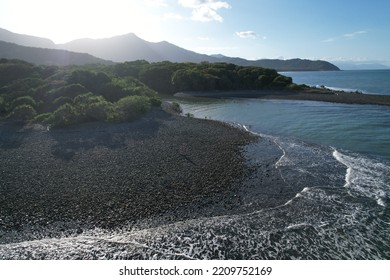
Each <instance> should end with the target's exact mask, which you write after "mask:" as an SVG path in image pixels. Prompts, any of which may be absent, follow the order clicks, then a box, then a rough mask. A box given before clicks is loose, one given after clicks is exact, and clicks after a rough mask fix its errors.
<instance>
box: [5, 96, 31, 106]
mask: <svg viewBox="0 0 390 280" xmlns="http://www.w3.org/2000/svg"><path fill="white" fill-rule="evenodd" d="M19 105H30V106H31V107H33V108H36V106H37V103H36V102H35V100H34V98H32V97H31V96H22V97H18V98H16V99H14V100H13V101H12V103H11V108H16V107H17V106H19Z"/></svg>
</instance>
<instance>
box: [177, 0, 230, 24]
mask: <svg viewBox="0 0 390 280" xmlns="http://www.w3.org/2000/svg"><path fill="white" fill-rule="evenodd" d="M178 3H179V5H181V6H182V7H184V8H190V9H192V17H191V19H192V20H195V21H202V22H208V21H218V22H222V21H223V18H222V16H221V15H219V14H218V13H217V11H218V10H220V9H230V8H231V6H230V4H229V3H227V2H225V1H218V0H178Z"/></svg>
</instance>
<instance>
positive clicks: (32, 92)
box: [0, 59, 294, 126]
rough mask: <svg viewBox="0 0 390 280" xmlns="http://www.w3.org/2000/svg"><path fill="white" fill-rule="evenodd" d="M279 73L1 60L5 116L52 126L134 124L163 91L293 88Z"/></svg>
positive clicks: (208, 66)
mask: <svg viewBox="0 0 390 280" xmlns="http://www.w3.org/2000/svg"><path fill="white" fill-rule="evenodd" d="M293 86H294V84H292V80H291V78H289V77H285V76H282V75H280V74H278V73H277V72H276V71H275V70H273V69H267V68H261V67H253V66H250V67H244V66H237V65H234V64H229V63H209V62H202V63H173V62H168V61H164V62H158V63H149V62H147V61H144V60H138V61H133V62H125V63H119V64H115V65H87V66H69V67H57V66H37V65H33V64H30V63H27V62H24V61H20V60H7V59H1V60H0V117H1V118H9V119H13V120H17V121H24V122H25V121H37V122H44V123H47V124H49V125H52V126H64V125H71V124H76V123H80V122H88V121H128V120H133V119H135V118H137V117H139V116H141V115H142V114H144V113H145V112H147V111H148V110H149V109H150V108H151V106H156V105H159V104H160V103H161V101H160V99H159V93H161V94H174V93H176V92H181V91H212V90H247V89H248V90H261V89H274V88H277V89H284V88H293Z"/></svg>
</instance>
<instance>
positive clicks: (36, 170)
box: [0, 110, 299, 243]
mask: <svg viewBox="0 0 390 280" xmlns="http://www.w3.org/2000/svg"><path fill="white" fill-rule="evenodd" d="M256 151H257V152H256ZM253 153H257V157H256V158H257V160H256V161H249V160H248V155H250V154H253ZM280 156H281V153H280V151H279V150H278V149H277V148H276V147H275V145H272V143H269V142H267V140H264V139H261V138H258V137H256V136H254V135H252V134H250V133H248V132H245V131H243V130H240V129H238V128H234V127H232V126H229V125H227V124H223V123H220V122H215V121H208V120H198V119H193V118H186V117H180V116H174V115H170V114H168V113H166V112H164V111H162V110H155V111H153V112H151V113H149V114H148V115H147V116H145V117H144V118H142V119H140V120H137V121H135V122H133V123H123V124H105V123H90V124H83V125H79V126H75V127H69V128H63V129H53V130H50V131H48V130H46V128H45V127H42V126H32V127H20V126H18V125H15V124H12V123H6V122H3V123H0V243H9V242H17V241H22V240H29V239H37V238H44V237H57V236H68V235H73V234H79V233H81V232H83V231H84V230H86V229H91V228H95V227H98V228H105V229H114V228H120V227H122V226H125V225H126V226H127V227H128V226H129V225H130V226H131V225H132V224H134V225H135V224H137V223H139V222H140V221H143V220H154V221H156V222H157V223H164V224H166V223H170V222H175V221H178V220H185V219H191V218H197V217H201V216H214V215H223V214H229V213H235V212H242V211H253V210H254V209H258V208H264V207H273V206H276V205H280V204H281V203H284V202H286V201H287V200H288V199H290V198H291V197H293V196H294V195H295V194H296V193H297V191H299V190H289V189H286V188H285V184H284V183H283V181H282V180H281V178H280V176H279V173H278V171H277V170H276V169H275V168H274V165H273V164H274V163H275V162H276V161H277V159H278V158H279V157H280ZM259 159H260V160H259ZM253 202H255V203H253Z"/></svg>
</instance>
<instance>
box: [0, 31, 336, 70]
mask: <svg viewBox="0 0 390 280" xmlns="http://www.w3.org/2000/svg"><path fill="white" fill-rule="evenodd" d="M7 40H9V41H11V42H10V43H14V44H18V45H20V43H23V44H27V43H28V42H32V43H31V44H33V45H34V46H30V47H35V46H36V45H43V46H44V47H46V48H47V49H63V50H66V51H70V52H74V53H81V54H90V55H92V56H94V57H96V58H100V59H102V60H104V61H106V63H107V61H112V62H125V61H135V60H146V61H149V62H161V61H172V62H194V63H200V62H202V61H208V62H211V63H216V62H223V63H232V64H236V65H239V66H258V67H266V68H273V69H276V70H277V71H338V70H340V69H339V68H338V67H337V66H336V65H334V64H332V63H329V62H327V61H322V60H317V61H313V60H308V59H299V58H296V59H289V60H280V59H260V60H247V59H244V58H240V57H228V56H224V55H206V54H200V53H197V52H194V51H190V50H187V49H184V48H181V47H179V46H176V45H174V44H172V43H170V42H167V41H161V42H149V41H146V40H144V39H141V38H140V37H138V36H137V35H136V34H134V33H128V34H124V35H119V36H113V37H110V38H102V39H90V38H84V39H76V40H73V41H70V42H68V43H65V44H54V43H53V42H52V41H51V40H49V39H44V38H40V37H34V36H30V35H23V34H16V33H12V32H10V31H7V30H5V29H0V41H6V42H7ZM18 42H19V43H18ZM0 56H1V53H0ZM15 58H18V57H15ZM80 58H81V57H80ZM87 60H88V59H87ZM29 62H31V61H29ZM34 63H35V62H34ZM102 63H103V62H102ZM38 64H39V63H38ZM40 64H45V63H40ZM77 64H81V63H77Z"/></svg>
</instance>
